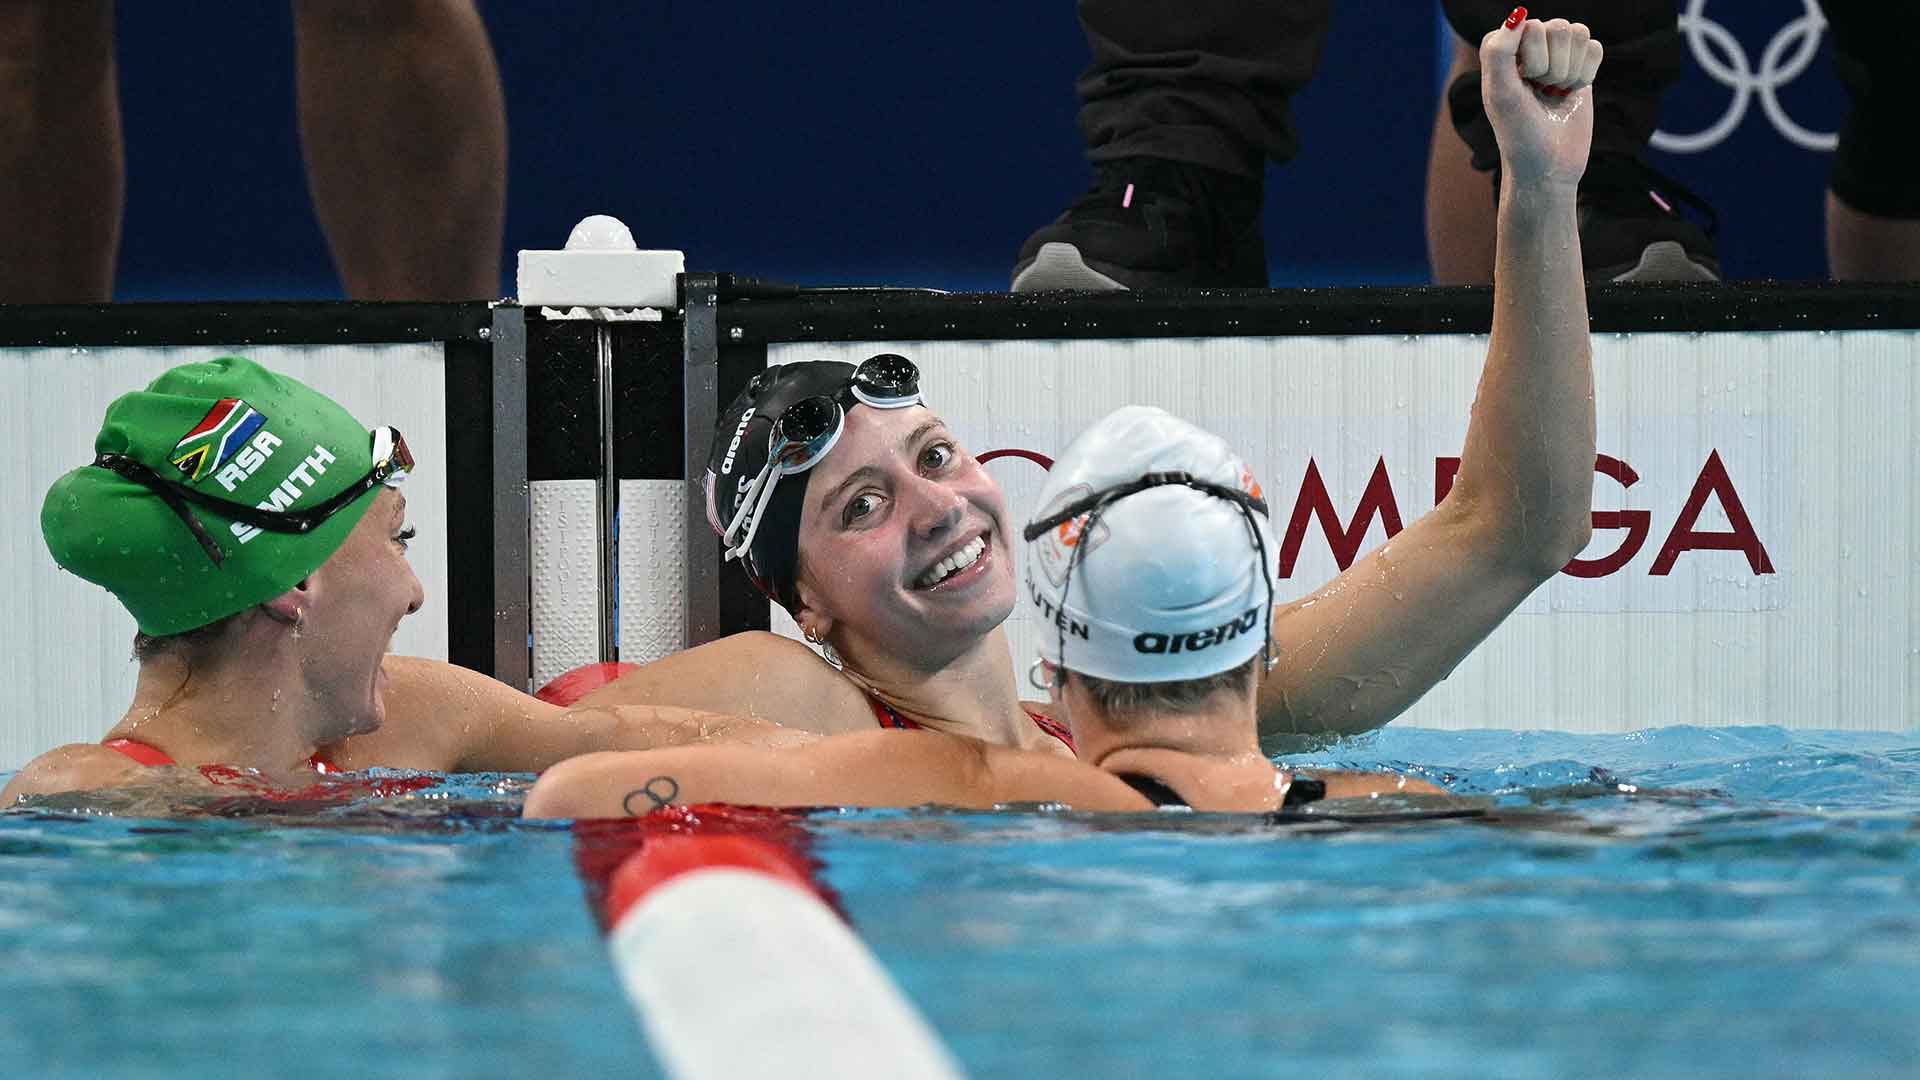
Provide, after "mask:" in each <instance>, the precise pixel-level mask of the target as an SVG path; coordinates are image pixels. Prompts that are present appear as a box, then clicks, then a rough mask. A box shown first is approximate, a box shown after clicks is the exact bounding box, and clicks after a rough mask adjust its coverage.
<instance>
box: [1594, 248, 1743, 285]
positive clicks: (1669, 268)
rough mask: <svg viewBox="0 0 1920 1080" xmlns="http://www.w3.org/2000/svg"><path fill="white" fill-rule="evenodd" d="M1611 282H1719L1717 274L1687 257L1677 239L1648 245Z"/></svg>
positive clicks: (1684, 249) (1685, 251)
mask: <svg viewBox="0 0 1920 1080" xmlns="http://www.w3.org/2000/svg"><path fill="white" fill-rule="evenodd" d="M1609 280H1612V281H1719V280H1720V275H1718V274H1716V273H1714V272H1713V271H1712V270H1711V269H1709V268H1707V267H1705V266H1702V265H1700V264H1699V263H1697V262H1694V261H1693V260H1692V259H1690V258H1688V257H1687V249H1686V248H1683V247H1681V246H1680V242H1679V241H1677V240H1659V241H1655V242H1654V243H1651V244H1648V245H1647V250H1645V251H1643V252H1641V253H1640V261H1639V262H1638V263H1635V264H1634V267H1633V269H1631V270H1628V271H1627V272H1626V273H1624V274H1615V275H1613V277H1612V278H1611V279H1609Z"/></svg>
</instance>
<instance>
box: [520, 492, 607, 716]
mask: <svg viewBox="0 0 1920 1080" xmlns="http://www.w3.org/2000/svg"><path fill="white" fill-rule="evenodd" d="M530 487H531V489H532V495H533V508H532V534H533V535H532V546H533V549H532V551H531V552H530V555H531V558H530V560H529V562H528V566H529V568H530V572H531V574H532V577H533V580H532V582H531V596H530V601H531V605H532V610H531V616H530V617H531V620H532V626H533V685H534V687H535V688H536V689H537V688H539V687H542V686H545V685H546V684H547V683H548V682H549V681H550V680H552V679H553V677H554V676H556V675H560V674H563V673H565V672H568V671H571V670H573V669H574V668H577V667H579V666H580V665H582V664H591V663H593V662H594V661H596V660H599V659H600V545H599V533H598V528H599V520H600V506H599V501H598V498H599V496H598V492H599V487H598V485H597V484H596V483H595V482H594V481H592V480H535V481H534V482H533V483H532V484H531V485H530Z"/></svg>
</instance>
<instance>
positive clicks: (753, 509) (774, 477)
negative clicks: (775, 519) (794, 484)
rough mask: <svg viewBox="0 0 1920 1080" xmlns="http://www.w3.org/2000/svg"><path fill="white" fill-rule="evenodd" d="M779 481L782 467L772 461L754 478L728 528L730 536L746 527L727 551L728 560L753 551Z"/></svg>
mask: <svg viewBox="0 0 1920 1080" xmlns="http://www.w3.org/2000/svg"><path fill="white" fill-rule="evenodd" d="M779 480H780V467H779V466H778V465H777V464H776V463H774V462H773V461H771V460H769V461H768V462H767V464H766V465H765V466H764V467H763V468H761V470H760V475H759V476H756V477H754V478H753V484H752V485H751V486H749V487H748V488H747V494H746V497H745V498H744V499H741V500H740V509H739V510H738V511H736V512H735V513H734V515H733V520H732V521H731V522H729V523H728V526H727V532H728V533H729V534H730V533H732V532H733V531H735V530H737V529H742V526H743V525H744V529H743V530H742V532H741V536H740V539H739V541H738V542H737V543H735V544H734V545H733V546H732V547H730V548H728V549H727V553H726V557H727V558H729V559H738V558H741V557H743V556H745V555H746V554H747V553H748V552H749V551H751V550H752V549H753V538H754V536H755V535H757V534H758V533H759V532H760V519H761V514H762V513H763V512H764V511H765V510H766V508H767V504H768V503H770V502H772V501H773V487H774V485H775V484H776V483H778V482H779Z"/></svg>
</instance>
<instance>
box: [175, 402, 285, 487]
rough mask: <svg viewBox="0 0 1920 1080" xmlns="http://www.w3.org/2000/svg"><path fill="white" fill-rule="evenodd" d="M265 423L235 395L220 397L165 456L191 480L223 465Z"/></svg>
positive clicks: (190, 481)
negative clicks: (171, 451)
mask: <svg viewBox="0 0 1920 1080" xmlns="http://www.w3.org/2000/svg"><path fill="white" fill-rule="evenodd" d="M266 422H267V418H266V417H264V416H261V415H260V414H259V413H257V412H255V411H254V410H253V407H252V406H250V405H248V404H247V403H246V402H244V401H242V400H240V399H239V398H221V399H220V400H219V401H218V402H216V403H215V404H214V406H213V408H211V409H208V410H207V415H205V416H203V417H201V418H200V422H199V423H197V424H195V425H193V430H192V431H189V432H187V434H186V437H185V438H183V439H181V440H180V441H179V442H178V443H175V444H174V447H173V453H172V454H170V455H168V457H169V459H170V460H172V462H173V463H174V464H175V465H178V466H179V467H180V471H181V472H183V473H186V474H187V482H188V483H192V482H193V481H195V480H198V479H200V478H201V477H203V476H205V475H207V474H208V473H210V472H212V471H213V470H215V469H217V468H219V467H220V466H221V465H223V464H225V463H226V460H227V459H228V458H230V457H232V456H233V455H234V454H235V453H236V452H238V451H239V449H240V448H241V447H242V446H245V445H246V442H247V440H248V439H250V438H252V437H253V433H254V432H256V431H259V430H260V428H261V427H262V426H263V425H265V424H266Z"/></svg>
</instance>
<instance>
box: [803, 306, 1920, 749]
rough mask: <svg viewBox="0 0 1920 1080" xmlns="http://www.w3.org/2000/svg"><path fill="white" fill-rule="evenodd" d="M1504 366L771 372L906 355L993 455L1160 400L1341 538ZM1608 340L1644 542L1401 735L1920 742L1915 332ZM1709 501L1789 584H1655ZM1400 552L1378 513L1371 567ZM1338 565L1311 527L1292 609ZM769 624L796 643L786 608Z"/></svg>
mask: <svg viewBox="0 0 1920 1080" xmlns="http://www.w3.org/2000/svg"><path fill="white" fill-rule="evenodd" d="M1486 347H1487V339H1486V338H1485V337H1484V336H1482V335H1427V336H1418V337H1411V336H1397V335H1371V336H1351V337H1288V338H1273V339H1253V338H1213V339H1153V340H1126V341H1103V340H1084V341H1081V340H1075V341H1020V342H911V341H875V342H860V343H847V344H837V343H836V344H817V343H816V344H799V345H784V346H775V347H773V348H771V349H770V350H769V359H770V361H771V362H774V363H782V362H788V361H793V360H805V359H822V358H829V359H839V360H846V361H850V362H858V361H859V360H861V359H863V358H864V357H866V356H869V355H871V354H873V353H875V352H882V351H898V352H902V353H904V354H906V355H907V356H910V357H912V358H914V359H915V360H916V361H917V362H918V363H919V365H920V368H921V373H922V387H923V389H924V391H925V393H926V396H927V400H928V403H929V404H930V406H931V407H932V408H933V409H934V410H935V411H936V412H938V413H939V414H940V415H941V416H943V417H944V418H945V419H946V420H947V422H948V423H949V424H950V425H951V426H952V427H953V429H954V431H955V433H956V434H957V435H958V437H959V439H960V441H961V443H962V445H964V446H966V447H967V448H968V449H969V450H971V451H973V452H975V453H976V454H977V453H981V452H983V451H987V450H992V449H1000V448H1006V447H1019V448H1022V449H1027V450H1033V451H1037V452H1040V453H1043V454H1046V455H1047V456H1049V457H1051V456H1055V455H1057V454H1058V453H1060V451H1062V450H1063V449H1064V448H1065V447H1066V446H1067V444H1068V442H1069V441H1070V440H1071V439H1072V437H1073V436H1074V435H1075V434H1077V433H1078V432H1080V431H1081V430H1083V429H1084V428H1085V427H1086V426H1087V425H1089V424H1091V423H1092V422H1093V421H1095V420H1097V419H1099V418H1100V417H1102V416H1104V415H1106V413H1108V412H1109V411H1111V410H1112V409H1114V408H1117V407H1119V406H1121V405H1126V404H1136V403H1144V404H1151V405H1159V406H1161V407H1163V408H1166V409H1168V410H1170V411H1172V412H1174V413H1176V414H1179V415H1181V416H1184V417H1187V418H1188V419H1191V420H1194V421H1196V422H1198V423H1200V424H1202V425H1203V426H1206V427H1208V428H1211V429H1213V430H1215V431H1217V432H1219V433H1220V434H1221V435H1222V436H1224V437H1225V438H1226V439H1227V440H1228V441H1229V442H1230V443H1232V444H1233V445H1234V446H1235V447H1236V448H1239V449H1240V450H1241V451H1242V452H1243V453H1244V454H1245V455H1246V456H1247V458H1248V460H1249V462H1251V463H1252V465H1253V468H1254V471H1255V473H1256V475H1258V477H1259V478H1260V480H1261V483H1262V484H1263V485H1264V486H1265V488H1266V490H1267V493H1268V498H1269V501H1270V503H1271V504H1272V506H1273V513H1274V519H1275V528H1276V531H1277V532H1280V533H1283V534H1284V532H1285V529H1286V526H1287V523H1288V521H1289V520H1290V518H1291V516H1292V513H1293V510H1294V506H1295V502H1296V501H1297V500H1298V499H1299V497H1300V493H1301V491H1302V488H1303V481H1304V478H1305V476H1306V471H1307V466H1308V463H1309V461H1310V460H1311V462H1312V463H1313V464H1314V466H1315V467H1316V468H1317V470H1318V471H1319V474H1320V475H1321V477H1322V478H1323V479H1324V481H1325V483H1326V486H1327V488H1328V491H1329V494H1330V495H1331V499H1332V503H1333V505H1334V507H1335V509H1336V511H1337V513H1338V516H1339V518H1340V521H1341V523H1342V524H1343V525H1344V524H1346V523H1348V522H1350V521H1351V520H1352V518H1353V515H1354V511H1355V508H1356V506H1357V505H1358V504H1359V502H1360V499H1361V495H1362V493H1363V492H1364V491H1365V489H1366V486H1367V483H1368V479H1369V477H1370V476H1371V475H1372V473H1373V471H1374V469H1375V467H1376V463H1379V462H1382V461H1384V463H1385V467H1386V472H1387V476H1388V479H1389V487H1390V489H1391V492H1392V494H1393V497H1394V502H1395V504H1396V505H1397V507H1398V509H1399V511H1400V513H1401V516H1402V520H1403V522H1406V523H1410V522H1411V521H1412V520H1413V519H1414V518H1416V517H1418V516H1419V515H1420V514H1421V513H1423V512H1425V511H1426V510H1428V509H1430V508H1431V507H1432V506H1433V503H1434V495H1435V459H1436V458H1440V457H1457V456H1458V455H1459V453H1460V447H1461V444H1462V442H1463V439H1464V436H1465V433H1466V427H1467V420H1468V416H1469V412H1470V409H1471V406H1472V402H1473V398H1474V390H1475V386H1476V384H1477V382H1478V380H1479V376H1480V371H1481V367H1482V364H1483V362H1484V359H1485V354H1486ZM1593 349H1594V368H1595V393H1596V410H1597V420H1598V433H1599V446H1598V449H1599V452H1600V453H1601V454H1602V455H1607V456H1610V457H1612V458H1615V459H1618V460H1619V461H1621V462H1624V463H1625V464H1626V465H1627V466H1628V467H1630V468H1631V469H1632V470H1633V471H1634V473H1635V474H1637V477H1638V479H1637V481H1636V482H1635V483H1633V485H1632V486H1631V487H1623V486H1622V485H1621V484H1620V483H1619V482H1617V481H1616V480H1614V479H1611V478H1609V477H1606V476H1596V477H1595V482H1594V507H1595V509H1596V510H1603V511H1643V512H1645V514H1646V516H1647V521H1648V524H1647V528H1646V534H1645V537H1644V539H1643V540H1642V541H1641V543H1640V545H1639V547H1638V550H1637V551H1636V552H1635V553H1634V554H1633V556H1632V558H1631V559H1629V560H1628V561H1627V562H1626V564H1625V565H1624V566H1623V567H1621V568H1620V569H1618V570H1616V571H1614V572H1613V573H1610V574H1608V575H1606V576H1602V577H1597V578H1581V577H1575V576H1572V575H1569V574H1565V573H1562V574H1560V575H1558V576H1556V577H1555V578H1554V579H1553V580H1551V581H1550V582H1548V583H1547V584H1546V585H1544V586H1543V587H1542V588H1540V589H1539V590H1538V591H1536V592H1535V593H1534V594H1533V595H1532V596H1530V597H1529V598H1528V599H1527V600H1526V601H1525V602H1524V603H1523V604H1522V605H1521V607H1520V608H1519V610H1518V611H1517V612H1516V613H1515V614H1514V615H1513V616H1512V617H1510V618H1509V619H1508V620H1507V621H1506V622H1505V623H1504V624H1503V625H1502V626H1501V627H1500V628H1499V629H1497V630H1496V631H1495V632H1494V633H1493V634H1492V635H1491V636H1490V637H1489V638H1488V639H1487V640H1486V641H1485V642H1484V643H1482V645H1481V646H1480V647H1479V648H1477V649H1476V650H1474V652H1473V653H1472V654H1471V655H1470V656H1469V657H1468V658H1467V659H1466V660H1465V661H1464V662H1463V663H1462V664H1461V665H1460V666H1459V667H1458V668H1457V669H1456V670H1455V671H1454V672H1453V674H1452V675H1451V677H1449V678H1448V679H1446V680H1445V681H1444V682H1442V683H1441V684H1440V685H1439V686H1437V687H1435V688H1434V689H1433V690H1432V691H1431V692H1429V693H1428V694H1427V695H1426V696H1425V697H1424V698H1423V699H1422V700H1421V701H1420V702H1419V703H1418V704H1416V705H1415V706H1414V707H1413V708H1412V709H1410V710H1409V711H1408V712H1407V713H1406V714H1405V715H1404V717H1403V719H1402V721H1401V722H1403V723H1408V724H1419V725H1423V726H1430V727H1445V728H1473V727H1496V728H1550V729H1559V730H1568V731H1595V732H1609V731H1627V730H1633V729H1637V728H1643V727H1658V726H1667V725H1672V724H1702V725H1729V724H1777V725H1780V726H1783V727H1794V728H1840V729H1853V730H1902V729H1908V728H1912V727H1913V726H1915V723H1916V720H1915V716H1916V706H1917V705H1920V593H1917V592H1916V590H1915V588H1914V585H1913V576H1914V575H1913V556H1914V554H1915V546H1916V537H1920V506H1916V500H1915V498H1914V485H1915V481H1916V479H1920V477H1917V476H1916V455H1917V454H1920V444H1917V443H1916V439H1915V433H1914V430H1913V423H1912V420H1911V418H1912V417H1913V416H1915V415H1916V412H1917V410H1920V379H1917V378H1916V374H1915V372H1916V368H1920V333H1915V332H1911V331H1848V332H1831V333H1821V332H1765V333H1758V332H1755V333H1745V332H1743V333H1677V334H1652V333H1641V334H1596V335H1595V336H1594V339H1593ZM1710 458H1711V459H1715V460H1717V462H1718V464H1719V465H1720V466H1721V467H1722V469H1723V474H1720V475H1719V476H1718V478H1716V475H1714V474H1713V470H1712V469H1710V468H1709V460H1710ZM988 469H989V470H990V471H991V472H992V473H993V475H994V476H995V478H996V479H997V480H998V481H999V482H1000V484H1001V486H1002V488H1003V489H1004V490H1005V492H1006V495H1007V499H1008V504H1009V508H1010V512H1011V514H1012V517H1013V522H1014V525H1015V527H1016V528H1017V527H1018V525H1019V523H1021V522H1024V521H1025V520H1027V518H1028V517H1030V516H1031V515H1032V513H1033V512H1034V510H1035V509H1036V507H1035V498H1036V496H1037V494H1038V492H1039V489H1040V485H1041V482H1042V479H1043V474H1042V471H1041V469H1040V468H1039V467H1038V466H1036V465H1034V464H1031V463H1029V462H1026V461H1020V460H1012V459H1001V460H998V461H995V462H993V463H992V464H990V465H989V466H988ZM1696 487H1701V488H1703V489H1704V490H1705V491H1706V495H1705V497H1704V500H1703V502H1702V505H1701V508H1700V510H1699V511H1698V512H1697V514H1695V515H1694V516H1693V517H1692V518H1691V525H1690V529H1689V530H1687V531H1690V532H1692V533H1697V534H1704V533H1728V534H1731V533H1733V532H1735V531H1736V530H1735V528H1734V524H1733V521H1732V519H1731V517H1730V516H1729V513H1728V507H1727V505H1726V500H1725V499H1724V498H1723V497H1722V495H1723V492H1731V494H1732V495H1733V496H1734V498H1736V499H1737V500H1738V503H1739V506H1740V508H1741V509H1743V510H1744V516H1745V517H1746V519H1747V520H1748V522H1749V523H1750V529H1751V534H1752V535H1753V536H1754V537H1756V538H1757V539H1758V541H1759V543H1760V545H1761V546H1762V547H1763V548H1764V551H1765V554H1766V556H1767V558H1768V559H1769V560H1770V564H1771V572H1756V571H1755V569H1754V567H1753V564H1752V562H1751V561H1750V559H1749V557H1748V555H1746V554H1744V553H1742V552H1739V551H1727V550H1714V549H1696V550H1685V551H1683V552H1682V553H1680V554H1679V555H1678V556H1677V558H1676V559H1675V560H1674V562H1673V564H1672V566H1671V567H1670V568H1669V570H1668V572H1667V573H1664V574H1656V573H1654V572H1653V570H1654V568H1655V562H1656V557H1657V556H1658V554H1659V553H1660V551H1661V549H1662V547H1663V546H1664V545H1665V543H1666V541H1667V540H1668V539H1669V537H1670V535H1672V534H1674V533H1676V532H1679V531H1681V530H1679V529H1678V528H1677V527H1678V526H1679V525H1680V524H1682V521H1681V518H1682V510H1683V508H1684V507H1685V505H1686V503H1687V501H1688V496H1689V495H1690V494H1691V493H1692V492H1693V491H1694V490H1695V488H1696ZM1629 535H1630V533H1629V532H1627V531H1625V530H1621V529H1600V530H1596V532H1595V535H1594V539H1593V542H1592V544H1590V545H1589V547H1588V548H1587V550H1586V552H1584V553H1583V556H1582V557H1583V558H1585V559H1588V560H1592V559H1598V558H1602V557H1604V556H1606V555H1608V554H1610V553H1612V552H1613V551H1614V550H1615V549H1616V548H1618V547H1619V546H1620V545H1621V543H1622V541H1623V538H1625V537H1627V536H1629ZM1385 539H1386V534H1385V530H1384V528H1383V526H1382V524H1381V523H1380V522H1379V521H1378V520H1375V521H1374V522H1373V523H1372V525H1371V526H1370V528H1369V530H1368V532H1367V533H1366V537H1365V541H1364V543H1363V545H1362V548H1361V553H1362V554H1364V553H1365V551H1367V550H1370V549H1372V548H1374V547H1376V546H1378V545H1379V544H1380V543H1381V542H1382V541H1384V540H1385ZM1338 569H1339V568H1338V565H1337V564H1336V562H1335V559H1334V554H1333V549H1332V546H1331V544H1330V543H1329V540H1328V537H1327V535H1326V533H1325V532H1324V531H1323V530H1322V528H1321V527H1320V525H1319V524H1318V523H1317V522H1314V523H1312V524H1311V525H1310V527H1309V528H1308V529H1307V531H1306V534H1305V541H1304V544H1303V545H1302V547H1301V549H1300V554H1299V560H1298V563H1297V565H1296V566H1295V567H1294V568H1293V572H1292V574H1291V575H1290V576H1289V577H1287V578H1286V579H1284V580H1283V581H1282V583H1281V588H1280V596H1281V599H1283V600H1284V599H1290V598H1294V597H1298V596H1302V595H1305V594H1306V593H1308V592H1310V591H1312V590H1313V589H1316V588H1318V587H1320V586H1321V585H1323V584H1325V583H1326V582H1327V581H1328V580H1330V579H1331V578H1332V577H1333V576H1334V575H1335V574H1336V573H1337V572H1338ZM1016 573H1018V571H1016ZM773 624H774V626H775V628H776V629H778V630H781V631H782V632H786V633H789V634H792V633H793V629H792V623H791V621H790V620H787V619H785V618H784V616H783V615H782V614H781V613H779V612H775V613H774V620H773ZM1008 629H1009V637H1010V639H1011V643H1012V648H1013V653H1014V661H1015V667H1016V669H1018V670H1022V671H1024V670H1025V666H1026V664H1027V663H1028V662H1029V661H1030V660H1031V658H1032V657H1033V656H1034V655H1035V648H1034V642H1035V637H1034V635H1035V626H1034V622H1033V620H1032V617H1031V616H1030V615H1029V614H1028V613H1027V611H1026V609H1025V605H1024V603H1022V605H1021V606H1019V607H1018V608H1016V611H1015V615H1014V618H1013V619H1012V620H1011V621H1010V623H1009V624H1008ZM1283 662H1284V661H1283Z"/></svg>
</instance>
